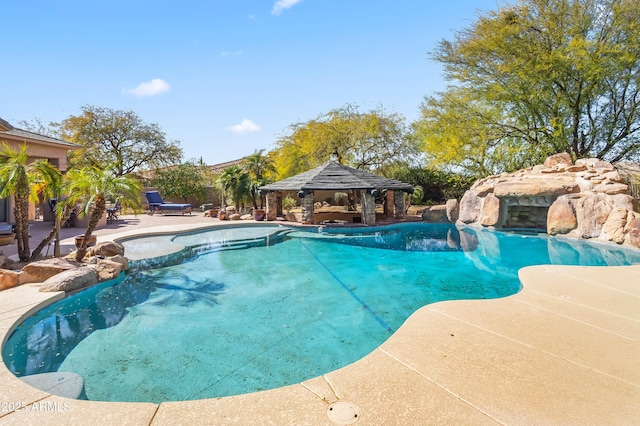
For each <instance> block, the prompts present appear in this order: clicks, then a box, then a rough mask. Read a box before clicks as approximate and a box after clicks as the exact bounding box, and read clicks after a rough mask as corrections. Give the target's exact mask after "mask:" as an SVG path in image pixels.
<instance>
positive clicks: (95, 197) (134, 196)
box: [63, 167, 141, 261]
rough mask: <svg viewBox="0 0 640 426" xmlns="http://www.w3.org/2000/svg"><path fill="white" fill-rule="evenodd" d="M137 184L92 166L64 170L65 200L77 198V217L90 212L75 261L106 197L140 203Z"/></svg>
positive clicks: (81, 255)
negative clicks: (66, 195)
mask: <svg viewBox="0 0 640 426" xmlns="http://www.w3.org/2000/svg"><path fill="white" fill-rule="evenodd" d="M140 191H141V185H140V183H139V182H138V181H137V180H135V179H132V178H130V177H128V176H116V175H115V174H114V172H113V171H112V170H111V169H104V170H101V169H98V168H96V167H91V168H82V169H72V170H69V172H68V173H67V179H66V184H65V185H64V187H63V192H64V193H65V194H71V195H70V197H69V199H68V200H67V203H73V204H76V203H75V202H76V201H78V203H77V205H78V206H79V210H80V213H79V215H80V216H84V215H90V218H89V224H88V225H87V230H86V231H85V233H84V237H83V240H82V243H81V244H80V247H78V250H77V251H76V261H80V260H82V258H83V257H84V255H85V254H86V253H87V244H88V242H89V238H90V237H91V234H92V233H93V230H94V229H95V227H96V225H97V224H98V222H99V221H100V218H102V216H103V215H104V212H105V210H106V205H107V199H113V198H115V197H120V198H121V199H122V200H123V201H125V202H126V201H130V202H132V203H134V204H135V205H138V206H139V205H140Z"/></svg>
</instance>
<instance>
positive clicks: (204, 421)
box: [152, 385, 331, 426]
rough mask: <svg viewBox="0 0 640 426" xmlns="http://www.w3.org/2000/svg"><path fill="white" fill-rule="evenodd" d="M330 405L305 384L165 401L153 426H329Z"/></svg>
mask: <svg viewBox="0 0 640 426" xmlns="http://www.w3.org/2000/svg"><path fill="white" fill-rule="evenodd" d="M327 407H328V404H327V403H326V402H324V401H322V400H321V399H320V398H318V396H317V395H315V394H313V393H312V392H310V391H309V390H308V389H306V388H305V387H304V386H302V385H292V386H287V387H284V388H280V389H275V390H272V391H265V392H257V393H251V394H245V395H237V396H232V397H228V398H213V399H202V400H197V401H184V402H164V403H162V404H160V409H159V410H158V413H157V414H156V416H155V417H154V419H153V423H152V424H153V426H175V425H185V426H187V425H253V424H259V425H330V424H331V422H330V421H329V418H328V417H327V414H326V410H327Z"/></svg>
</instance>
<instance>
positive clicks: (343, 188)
mask: <svg viewBox="0 0 640 426" xmlns="http://www.w3.org/2000/svg"><path fill="white" fill-rule="evenodd" d="M259 189H260V191H261V194H265V193H266V200H267V209H266V210H267V211H266V219H267V220H276V218H277V214H278V211H281V209H282V204H281V203H282V195H283V192H297V193H298V197H300V199H301V200H302V201H301V205H302V223H305V224H309V223H315V222H314V209H315V201H316V200H315V199H314V193H315V191H336V192H338V191H340V192H347V191H358V192H359V195H360V200H361V206H362V208H361V215H360V217H361V219H360V222H361V223H363V224H366V225H372V224H374V223H375V221H376V205H375V197H376V196H378V194H379V193H380V192H381V191H383V190H386V191H387V196H386V206H385V207H386V208H385V211H386V212H387V215H388V216H393V217H395V218H401V217H403V216H404V214H405V207H404V194H403V193H404V192H406V193H409V194H411V193H413V186H411V185H410V184H408V183H404V182H400V181H397V180H394V179H387V178H384V177H381V176H377V175H374V174H372V173H369V172H365V171H362V170H358V169H354V168H352V167H348V166H345V165H343V164H340V163H337V162H335V161H329V162H327V163H325V164H323V165H322V166H320V167H316V168H315V169H312V170H309V171H306V172H304V173H300V174H298V175H295V176H292V177H290V178H287V179H284V180H281V181H279V182H274V183H271V184H268V185H264V186H261V187H260V188H259Z"/></svg>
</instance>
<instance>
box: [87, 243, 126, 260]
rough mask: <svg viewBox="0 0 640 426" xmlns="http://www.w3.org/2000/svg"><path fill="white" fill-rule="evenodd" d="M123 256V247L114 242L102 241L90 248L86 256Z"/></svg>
mask: <svg viewBox="0 0 640 426" xmlns="http://www.w3.org/2000/svg"><path fill="white" fill-rule="evenodd" d="M117 255H119V256H124V245H122V243H118V242H115V241H103V242H101V243H98V244H96V245H95V246H93V247H90V248H89V249H88V250H87V256H104V257H110V256H117Z"/></svg>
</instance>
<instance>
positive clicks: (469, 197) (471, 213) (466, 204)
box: [458, 191, 482, 224]
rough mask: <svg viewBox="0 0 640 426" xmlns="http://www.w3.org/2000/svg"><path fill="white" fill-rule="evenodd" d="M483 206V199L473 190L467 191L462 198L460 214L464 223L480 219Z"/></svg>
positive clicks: (460, 219) (460, 218) (459, 218)
mask: <svg viewBox="0 0 640 426" xmlns="http://www.w3.org/2000/svg"><path fill="white" fill-rule="evenodd" d="M481 208H482V199H481V198H480V197H478V196H477V195H476V193H475V192H473V191H466V192H465V193H464V195H463V196H462V199H461V200H460V216H459V217H458V220H459V221H461V222H462V223H467V224H468V223H473V222H476V221H477V220H478V217H479V216H480V210H481Z"/></svg>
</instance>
